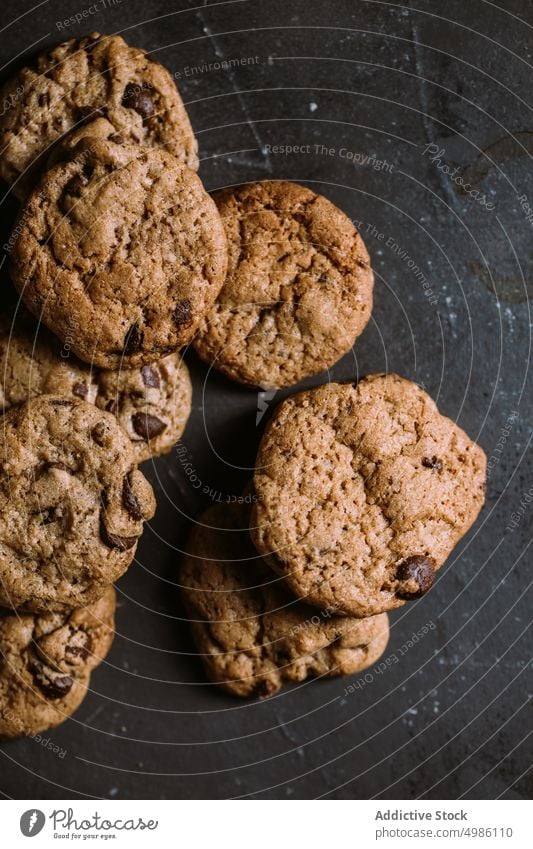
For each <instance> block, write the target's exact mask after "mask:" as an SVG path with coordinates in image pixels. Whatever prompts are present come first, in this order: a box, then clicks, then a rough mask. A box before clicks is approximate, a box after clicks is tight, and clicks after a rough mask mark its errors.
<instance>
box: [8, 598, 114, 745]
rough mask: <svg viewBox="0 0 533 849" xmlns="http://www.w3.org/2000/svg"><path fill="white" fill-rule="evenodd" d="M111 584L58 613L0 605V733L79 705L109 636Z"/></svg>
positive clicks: (57, 718)
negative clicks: (21, 610)
mask: <svg viewBox="0 0 533 849" xmlns="http://www.w3.org/2000/svg"><path fill="white" fill-rule="evenodd" d="M115 605H116V596H115V590H114V589H113V587H111V586H110V587H108V588H107V589H106V591H105V593H104V595H103V596H102V597H101V598H100V599H99V600H98V601H96V602H94V603H93V604H90V605H88V606H87V607H78V608H76V609H75V610H69V611H65V612H63V613H42V614H31V613H16V612H11V611H6V610H2V611H0V738H1V739H8V738H12V737H21V736H25V735H31V736H33V735H35V734H38V733H39V732H41V731H45V730H46V729H47V728H54V727H55V726H56V725H59V724H60V723H61V722H64V721H65V719H68V717H69V716H71V715H72V714H73V713H74V711H75V710H76V709H77V708H78V707H79V705H80V704H81V702H82V701H83V699H84V698H85V695H86V693H87V689H88V687H89V682H90V678H91V672H92V671H93V669H95V667H97V666H98V665H99V664H100V663H101V662H102V661H103V659H104V658H105V656H106V655H107V653H108V651H109V649H110V648H111V643H112V642H113V636H114V625H115V622H114V620H115Z"/></svg>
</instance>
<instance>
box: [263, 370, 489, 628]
mask: <svg viewBox="0 0 533 849" xmlns="http://www.w3.org/2000/svg"><path fill="white" fill-rule="evenodd" d="M485 471H486V458H485V454H484V452H483V450H482V449H481V448H480V447H479V446H478V445H476V443H474V442H472V441H471V440H470V439H469V438H468V436H467V435H466V434H465V433H464V431H462V430H461V429H460V428H459V427H457V425H455V424H454V423H453V422H452V421H451V420H450V419H448V418H446V417H444V416H442V415H441V414H440V413H439V411H438V409H437V407H436V405H435V403H434V401H433V400H432V399H431V398H430V397H429V395H427V394H426V393H425V392H424V391H423V390H422V389H420V387H418V386H417V385H416V384H414V383H411V382H410V381H408V380H405V379H403V378H401V377H398V376H397V375H392V374H391V375H373V376H370V377H367V378H364V379H363V380H361V381H359V383H358V384H357V385H355V386H354V385H353V384H335V383H332V384H326V385H324V386H321V387H319V388H318V389H314V390H311V391H308V392H302V393H300V394H297V395H294V396H293V397H291V398H288V399H287V400H285V401H283V402H282V403H281V404H280V405H279V407H278V408H277V410H276V412H275V413H274V416H273V418H272V420H271V421H270V422H269V424H268V426H267V429H266V431H265V434H264V436H263V439H262V441H261V444H260V447H259V452H258V455H257V460H256V471H255V477H254V486H255V490H256V494H257V501H256V503H255V505H254V509H253V515H252V518H251V526H250V531H251V535H252V539H253V541H254V543H255V546H256V548H257V550H258V551H259V552H260V554H262V555H263V556H264V557H265V559H266V561H267V563H268V564H269V565H270V566H271V567H272V568H273V569H274V570H275V571H276V572H277V573H278V574H279V575H281V576H283V578H284V579H285V581H286V583H287V585H288V586H289V587H290V589H291V590H292V591H293V592H294V593H296V595H297V596H299V597H300V598H303V599H305V600H307V601H308V602H309V603H311V604H313V605H316V606H317V607H321V608H324V607H328V606H333V607H335V608H336V609H338V610H339V611H340V612H344V613H346V614H352V615H355V616H367V615H370V614H375V613H379V612H381V611H385V610H390V609H393V608H395V607H399V606H400V605H402V604H404V603H405V601H407V600H409V599H413V598H418V597H419V596H420V595H422V594H423V593H424V592H427V590H428V589H429V588H430V587H431V585H432V583H433V579H434V573H435V571H436V570H437V569H438V568H439V567H440V566H442V564H443V563H444V561H445V560H446V558H447V557H448V555H449V554H450V552H451V551H452V549H453V547H454V546H455V545H456V543H457V542H458V541H459V540H460V539H461V537H462V536H463V535H464V534H465V533H466V531H467V530H468V529H469V528H470V526H471V525H472V524H473V522H474V521H475V519H476V517H477V515H478V513H479V511H480V509H481V507H482V505H483V502H484V498H485Z"/></svg>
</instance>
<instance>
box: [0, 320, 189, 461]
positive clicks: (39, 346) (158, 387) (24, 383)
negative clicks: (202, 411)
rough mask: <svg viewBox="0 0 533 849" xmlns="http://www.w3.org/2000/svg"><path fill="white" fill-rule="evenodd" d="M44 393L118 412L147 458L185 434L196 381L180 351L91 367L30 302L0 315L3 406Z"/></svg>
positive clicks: (139, 451)
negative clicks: (144, 361) (142, 361)
mask: <svg viewBox="0 0 533 849" xmlns="http://www.w3.org/2000/svg"><path fill="white" fill-rule="evenodd" d="M44 394H53V395H66V396H71V397H72V396H74V397H76V398H82V399H83V400H85V401H90V402H91V403H96V404H97V405H98V407H100V409H102V410H106V411H107V412H109V413H111V414H112V415H114V416H115V418H116V419H117V420H118V422H119V424H120V425H121V426H122V427H123V428H124V430H125V431H126V433H127V434H128V436H129V437H130V439H131V441H132V444H133V448H134V451H135V458H136V461H137V462H138V463H141V462H143V460H148V459H149V458H150V457H158V456H159V455H160V454H165V453H167V452H168V451H170V450H171V448H172V446H173V445H174V444H175V443H176V442H177V441H178V439H179V438H180V437H181V435H182V433H183V431H184V429H185V425H186V424H187V420H188V418H189V414H190V411H191V400H192V387H191V380H190V377H189V371H188V369H187V366H186V365H185V363H184V361H183V359H182V356H181V354H180V353H179V352H176V353H174V354H169V356H168V357H164V358H163V359H162V360H158V361H157V363H152V364H151V365H146V366H141V368H137V369H121V370H120V371H107V370H105V369H91V368H90V367H89V366H87V365H86V364H85V363H82V362H81V360H78V359H77V357H75V356H74V355H73V354H71V353H70V351H69V348H68V346H66V347H65V346H62V345H61V343H60V342H59V340H58V339H57V338H56V337H55V336H54V335H53V334H52V333H50V331H49V330H47V329H46V328H45V327H43V326H42V325H41V326H40V327H37V325H36V323H35V321H34V320H33V318H32V317H31V316H30V315H29V314H28V313H27V312H26V310H24V308H19V309H18V310H17V314H16V316H14V315H13V312H12V311H9V312H7V313H5V314H3V315H0V409H1V411H2V412H7V410H9V409H11V407H14V406H16V405H18V404H22V403H23V402H24V401H27V400H29V399H30V398H35V397H36V396H37V395H44Z"/></svg>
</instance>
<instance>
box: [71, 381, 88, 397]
mask: <svg viewBox="0 0 533 849" xmlns="http://www.w3.org/2000/svg"><path fill="white" fill-rule="evenodd" d="M87 392H88V388H87V384H86V383H75V384H74V386H73V387H72V394H73V395H77V396H78V398H86V397H87Z"/></svg>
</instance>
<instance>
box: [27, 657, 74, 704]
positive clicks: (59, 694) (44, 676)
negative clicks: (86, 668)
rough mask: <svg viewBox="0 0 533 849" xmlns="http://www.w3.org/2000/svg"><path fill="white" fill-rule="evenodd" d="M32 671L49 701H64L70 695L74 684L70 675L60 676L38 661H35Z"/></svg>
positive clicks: (34, 678) (37, 683)
mask: <svg viewBox="0 0 533 849" xmlns="http://www.w3.org/2000/svg"><path fill="white" fill-rule="evenodd" d="M30 669H31V673H32V675H33V680H34V681H35V683H36V685H37V686H38V687H39V689H40V690H41V692H42V693H44V695H45V696H46V697H47V698H48V699H62V698H63V697H64V696H66V695H68V693H70V691H71V689H72V685H73V683H74V681H73V679H72V678H71V677H70V675H58V674H56V673H55V672H54V670H53V669H50V667H48V666H44V665H42V664H41V663H39V662H38V661H34V662H33V663H32V664H31V667H30Z"/></svg>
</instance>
